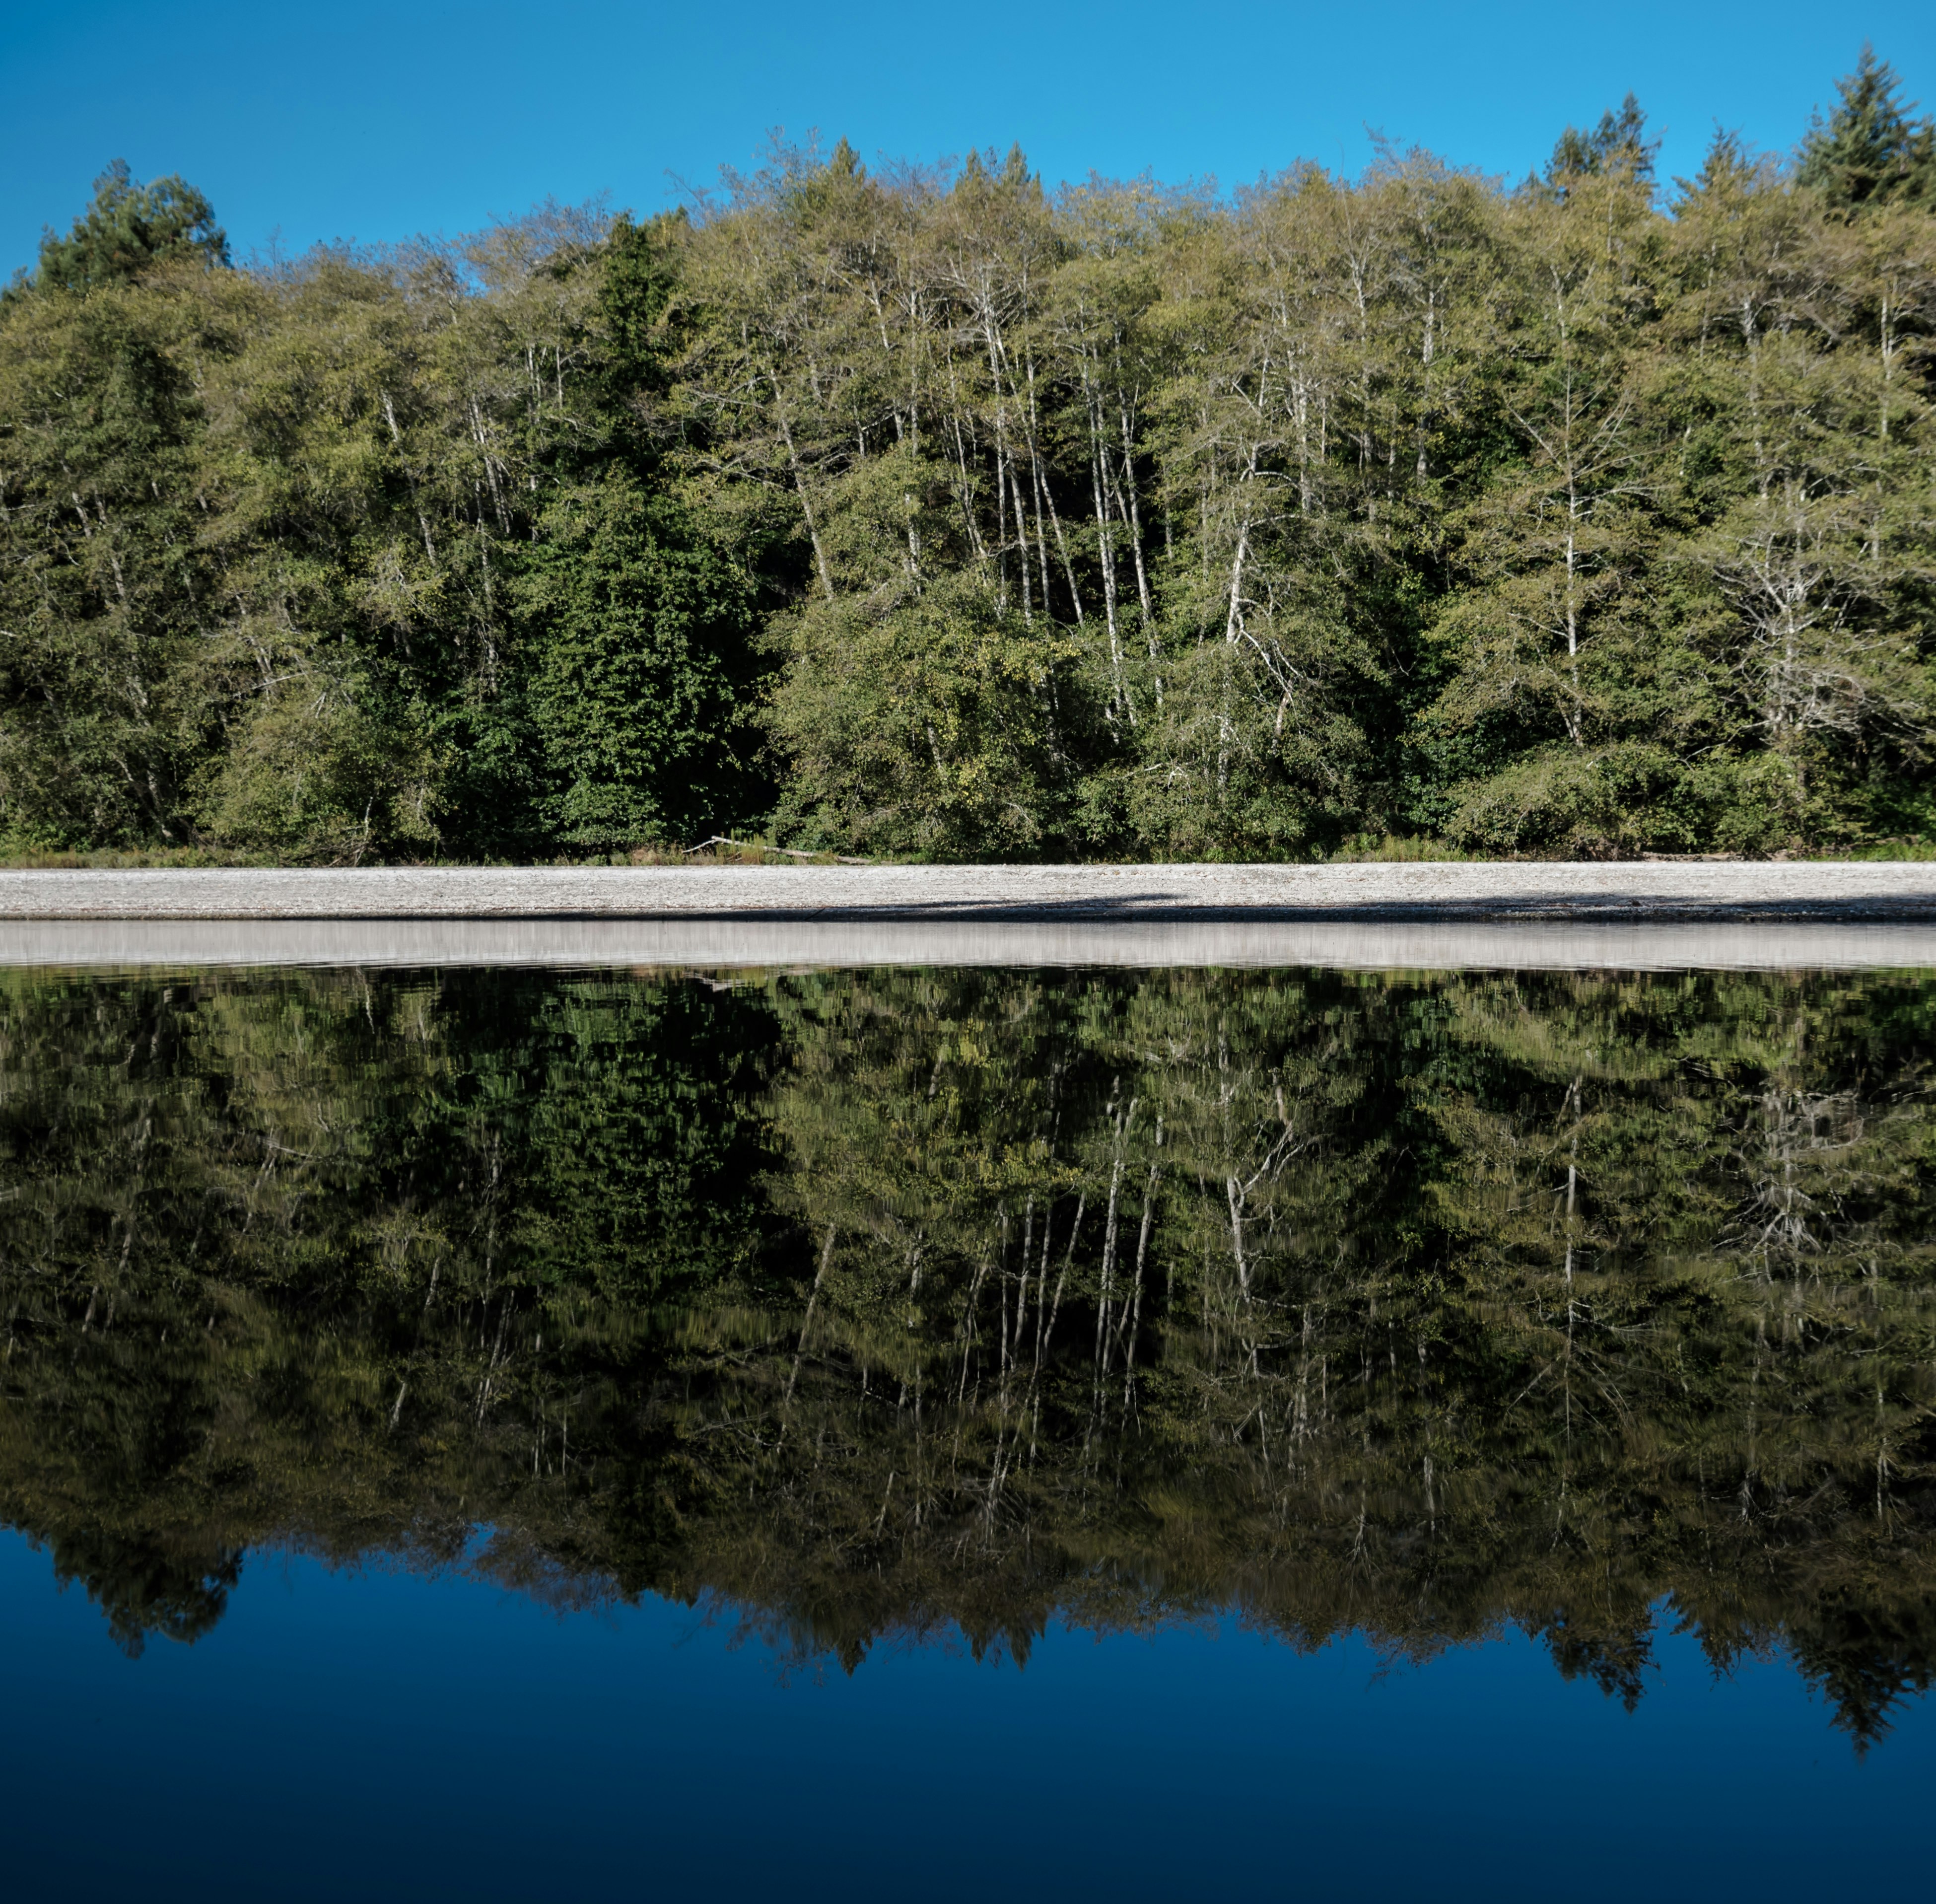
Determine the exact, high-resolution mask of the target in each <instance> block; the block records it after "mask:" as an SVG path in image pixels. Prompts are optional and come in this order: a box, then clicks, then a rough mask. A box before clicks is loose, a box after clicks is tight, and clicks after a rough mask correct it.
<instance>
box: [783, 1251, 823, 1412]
mask: <svg viewBox="0 0 1936 1904" xmlns="http://www.w3.org/2000/svg"><path fill="white" fill-rule="evenodd" d="M833 1237H834V1227H833V1224H827V1243H826V1246H825V1247H824V1248H823V1249H821V1252H820V1267H819V1268H818V1270H816V1271H815V1273H814V1278H813V1287H812V1289H811V1290H809V1291H808V1292H807V1298H806V1314H805V1315H803V1316H802V1317H801V1318H800V1342H799V1343H798V1346H797V1347H796V1348H795V1349H794V1352H793V1372H792V1373H791V1374H790V1375H789V1376H788V1377H787V1385H786V1398H787V1400H788V1401H791V1400H793V1391H794V1383H795V1382H798V1381H799V1379H800V1358H801V1356H803V1355H805V1354H806V1332H807V1330H809V1329H810V1328H812V1327H813V1306H814V1304H815V1303H817V1302H818V1301H819V1300H820V1285H821V1283H823V1282H825V1281H826V1279H827V1264H829V1263H830V1262H831V1261H833Z"/></svg>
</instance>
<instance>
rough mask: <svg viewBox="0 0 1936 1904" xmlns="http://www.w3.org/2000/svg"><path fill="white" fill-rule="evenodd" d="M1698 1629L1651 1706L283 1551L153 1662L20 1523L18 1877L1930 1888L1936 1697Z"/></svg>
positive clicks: (117, 1883)
mask: <svg viewBox="0 0 1936 1904" xmlns="http://www.w3.org/2000/svg"><path fill="white" fill-rule="evenodd" d="M1667 1624H1668V1622H1667V1621H1666V1620H1665V1619H1663V1621H1662V1630H1661V1632H1660V1633H1659V1636H1658V1638H1657V1640H1656V1657H1657V1658H1658V1660H1659V1671H1658V1672H1656V1673H1654V1674H1653V1675H1650V1685H1649V1688H1648V1692H1647V1697H1645V1698H1644V1700H1642V1701H1641V1704H1640V1706H1639V1707H1638V1709H1637V1710H1636V1711H1635V1712H1632V1713H1631V1714H1629V1713H1628V1712H1625V1711H1623V1709H1622V1708H1621V1706H1620V1703H1619V1701H1618V1700H1609V1699H1608V1698H1605V1697H1603V1696H1602V1694H1600V1693H1599V1691H1597V1690H1596V1689H1595V1688H1593V1687H1592V1686H1591V1685H1589V1684H1587V1683H1586V1682H1584V1681H1581V1682H1574V1683H1572V1684H1570V1685H1569V1684H1568V1683H1567V1682H1565V1681H1564V1680H1562V1678H1560V1677H1559V1675H1558V1674H1557V1673H1556V1672H1554V1671H1553V1662H1552V1660H1551V1658H1550V1655H1549V1654H1548V1653H1547V1651H1546V1649H1545V1648H1544V1647H1543V1646H1541V1645H1537V1644H1535V1643H1533V1642H1529V1641H1527V1640H1526V1639H1523V1638H1520V1637H1519V1636H1517V1635H1514V1636H1511V1637H1510V1638H1507V1639H1501V1640H1499V1641H1496V1642H1492V1643H1490V1644H1487V1645H1481V1646H1478V1647H1474V1648H1466V1649H1460V1650H1454V1651H1450V1652H1448V1653H1446V1654H1443V1655H1441V1657H1438V1658H1436V1659H1435V1660H1432V1661H1431V1662H1430V1663H1428V1664H1426V1665H1425V1666H1423V1667H1411V1666H1396V1667H1394V1668H1393V1669H1390V1671H1385V1672H1381V1669H1380V1664H1379V1661H1378V1657H1377V1656H1376V1655H1375V1654H1374V1653H1373V1652H1372V1651H1371V1650H1370V1649H1369V1648H1367V1647H1366V1645H1364V1644H1363V1643H1362V1642H1360V1641H1357V1640H1356V1639H1352V1640H1348V1641H1344V1642H1337V1643H1334V1644H1333V1645H1329V1646H1327V1647H1326V1648H1323V1650H1321V1651H1319V1652H1317V1653H1315V1654H1308V1655H1304V1656H1300V1655H1299V1654H1296V1653H1295V1652H1293V1651H1291V1650H1290V1648H1287V1647H1285V1646H1283V1645H1277V1644H1273V1643H1271V1642H1266V1641H1264V1640H1262V1639H1258V1638H1257V1637H1256V1636H1253V1635H1251V1634H1248V1633H1244V1632H1242V1631H1241V1630H1238V1629H1237V1628H1236V1627H1235V1626H1234V1625H1224V1626H1223V1627H1182V1628H1172V1629H1170V1630H1166V1631H1164V1632H1163V1633H1160V1634H1158V1635H1157V1636H1156V1637H1155V1638H1154V1639H1141V1638H1132V1637H1121V1636H1118V1637H1113V1638H1110V1639H1104V1640H1102V1641H1100V1642H1098V1641H1097V1640H1095V1639H1092V1638H1091V1636H1088V1635H1087V1634H1085V1633H1072V1632H1069V1631H1066V1630H1062V1629H1060V1628H1056V1627H1051V1630H1050V1631H1049V1633H1048V1635H1047V1636H1045V1637H1044V1638H1043V1639H1042V1641H1041V1642H1039V1644H1038V1645H1037V1646H1036V1650H1035V1652H1034V1654H1033V1657H1032V1658H1031V1659H1030V1662H1029V1663H1028V1666H1027V1668H1026V1669H1024V1670H1023V1671H1021V1672H1017V1671H1016V1669H1015V1668H1014V1666H1012V1665H1011V1664H1009V1663H1001V1664H999V1665H996V1664H991V1663H982V1664H979V1665H978V1664H977V1663H975V1662H974V1661H973V1660H971V1659H970V1657H968V1656H967V1655H966V1652H965V1651H963V1650H961V1649H960V1648H949V1647H946V1646H942V1645H930V1646H927V1647H924V1648H912V1649H894V1648H883V1649H882V1650H879V1651H877V1652H876V1654H874V1655H873V1656H872V1657H870V1658H869V1659H868V1660H867V1662H866V1663H864V1665H863V1666H862V1667H861V1669H860V1670H859V1672H857V1673H856V1674H855V1675H854V1676H853V1677H852V1678H847V1677H845V1676H844V1675H842V1674H841V1673H840V1672H839V1670H838V1669H837V1668H833V1667H829V1668H828V1669H826V1670H825V1671H824V1672H821V1673H818V1674H815V1673H812V1672H806V1673H800V1674H794V1675H785V1674H783V1673H782V1672H779V1670H778V1669H776V1664H775V1661H774V1658H773V1654H771V1653H770V1651H768V1650H767V1648H765V1647H764V1645H761V1643H759V1642H757V1641H755V1642H751V1643H748V1644H746V1645H738V1646H736V1645H734V1643H733V1639H734V1633H733V1627H732V1623H731V1621H730V1619H728V1620H721V1621H718V1622H717V1623H715V1624H710V1625H709V1624H706V1622H705V1621H703V1619H701V1618H700V1617H699V1616H697V1615H694V1614H693V1613H691V1612H688V1610H687V1609H685V1608H683V1607H681V1606H674V1605H670V1604H668V1603H665V1602H664V1601H661V1600H655V1599H651V1598H648V1599H647V1600H645V1601H644V1602H643V1604H641V1605H640V1606H637V1607H621V1608H620V1609H618V1610H617V1611H616V1612H615V1613H613V1614H611V1615H570V1616H566V1617H564V1618H560V1617H558V1615H555V1614H553V1613H552V1612H549V1611H547V1610H545V1609H542V1608H540V1607H539V1606H535V1605H534V1604H533V1603H531V1601H529V1600H525V1599H522V1598H520V1597H516V1596H514V1595H511V1594H506V1593H504V1592H502V1591H499V1590H498V1588H495V1587H493V1586H491V1585H486V1584H482V1583H479V1582H477V1581H476V1580H474V1579H467V1578H464V1577H462V1576H454V1575H446V1576H442V1577H440V1578H436V1579H424V1578H422V1577H418V1576H411V1575H409V1574H405V1573H395V1572H391V1571H387V1570H369V1571H365V1572H361V1573H330V1572H329V1571H328V1570H325V1568H323V1567H322V1566H319V1565H318V1564H316V1563H314V1562H313V1561H310V1560H301V1559H296V1560H284V1559H283V1558H281V1557H278V1556H275V1555H270V1554H255V1555H252V1556H251V1557H250V1559H249V1560H247V1562H246V1563H245V1564H244V1570H243V1575H242V1579H241V1582H240V1586H239V1588H237V1591H235V1593H234V1594H233V1595H232V1597H231V1600H230V1604H229V1609H228V1614H227V1616H226V1618H224V1619H223V1620H222V1622H221V1624H220V1625H219V1627H216V1630H214V1631H213V1632H212V1633H210V1634H209V1635H208V1636H207V1637H205V1638H204V1639H202V1640H201V1642H199V1643H198V1644H197V1645H195V1646H194V1647H193V1648H183V1647H180V1646H175V1645H169V1644H168V1643H166V1642H157V1643H155V1644H153V1645H150V1647H149V1648H147V1651H146V1653H145V1654H144V1656H143V1657H141V1659H139V1660H132V1661H131V1660H128V1659H127V1658H126V1657H123V1654H121V1653H119V1651H116V1649H115V1648H114V1647H113V1645H111V1644H110V1642H109V1639H108V1637H107V1634H106V1633H105V1632H104V1630H103V1628H102V1624H101V1618H100V1615H99V1613H98V1612H97V1611H96V1610H95V1609H93V1608H92V1607H91V1606H89V1604H88V1603H87V1600H86V1597H85V1595H84V1594H83V1593H82V1592H81V1591H80V1590H78V1589H77V1588H70V1589H69V1590H68V1591H67V1592H66V1593H65V1594H56V1592H55V1591H53V1586H52V1583H51V1581H50V1572H49V1566H48V1560H47V1556H46V1555H45V1554H44V1553H36V1552H35V1551H33V1550H32V1548H29V1546H28V1545H27V1544H26V1542H24V1541H23V1540H22V1539H20V1538H19V1537H18V1536H12V1535H9V1536H4V1537H0V1631H3V1632H4V1633H5V1647H4V1653H0V1659H4V1664H3V1665H0V1710H4V1711H5V1712H6V1714H7V1715H8V1724H7V1725H6V1726H5V1728H4V1730H0V1740H4V1743H0V1789H4V1790H5V1792H6V1794H7V1799H6V1803H5V1813H6V1816H7V1818H8V1849H7V1861H8V1870H9V1872H10V1878H9V1888H10V1890H12V1893H13V1894H14V1896H55V1895H68V1896H77V1895H86V1894H100V1895H107V1894H110V1893H119V1892H121V1891H123V1890H124V1889H125V1890H128V1891H129V1892H135V1893H138V1894H140V1895H142V1896H157V1897H160V1896H186V1895H190V1894H194V1895H198V1896H201V1895H206V1894H207V1893H209V1892H210V1891H211V1890H225V1891H228V1892H231V1893H240V1894H242V1895H249V1894H255V1895H274V1896H284V1897H304V1896H331V1897H334V1896H344V1895H401V1894H403V1893H415V1894H418V1895H435V1896H464V1897H467V1898H485V1897H513V1896H515V1897H534V1896H571V1895H581V1894H590V1895H597V1896H616V1897H656V1896H665V1897H675V1896H679V1897H688V1896H694V1895H711V1896H740V1895H745V1896H767V1897H780V1896H883V1895H888V1894H895V1895H901V1896H910V1897H914V1896H921V1897H957V1896H959V1897H976V1898H982V1897H986V1898H991V1899H993V1898H998V1897H1004V1896H1051V1895H1054V1896H1124V1897H1129V1896H1155V1895H1167V1896H1191V1895H1199V1896H1200V1895H1206V1894H1209V1893H1212V1892H1213V1891H1215V1890H1220V1889H1222V1888H1224V1887H1230V1888H1231V1889H1233V1890H1234V1889H1236V1888H1239V1887H1242V1889H1243V1890H1245V1892H1246V1893H1248V1894H1251V1895H1257V1896H1269V1897H1278V1896H1285V1897H1299V1896H1310V1897H1313V1898H1334V1897H1340V1896H1405V1897H1421V1898H1423V1897H1435V1898H1445V1897H1468V1896H1469V1897H1474V1898H1481V1897H1499V1896H1528V1897H1531V1896H1541V1897H1559V1896H1565V1897H1574V1898H1600V1897H1605V1898H1610V1899H1611V1898H1618V1899H1629V1898H1633V1897H1645V1898H1648V1899H1669V1898H1681V1897H1686V1898H1714V1897H1722V1896H1748V1895H1753V1896H1759V1897H1765V1898H1788V1897H1795V1898H1800V1897H1810V1898H1824V1897H1830V1896H1837V1895H1841V1896H1847V1895H1849V1894H1850V1893H1851V1891H1852V1890H1853V1889H1854V1888H1855V1887H1856V1886H1858V1885H1859V1886H1860V1887H1862V1889H1864V1890H1868V1889H1869V1888H1871V1887H1874V1888H1876V1889H1877V1891H1878V1892H1880V1893H1889V1891H1891V1890H1894V1894H1896V1895H1902V1896H1907V1895H1911V1894H1913V1889H1911V1890H1895V1889H1894V1887H1901V1886H1904V1885H1910V1886H1912V1887H1913V1886H1914V1885H1916V1884H1920V1883H1921V1882H1922V1881H1923V1880H1924V1879H1925V1878H1926V1872H1927V1866H1926V1863H1925V1851H1926V1843H1925V1840H1926V1833H1927V1813H1926V1810H1925V1809H1924V1808H1925V1806H1926V1805H1927V1803H1928V1795H1929V1793H1930V1791H1931V1781H1932V1775H1936V1711H1932V1710H1931V1709H1930V1707H1929V1706H1928V1703H1927V1702H1926V1701H1922V1700H1911V1701H1910V1702H1908V1703H1906V1704H1905V1705H1904V1706H1902V1707H1901V1708H1899V1709H1898V1712H1897V1714H1896V1719H1897V1724H1896V1728H1895V1731H1894V1732H1893V1733H1892V1735H1891V1736H1889V1737H1888V1738H1887V1739H1884V1740H1883V1741H1882V1742H1880V1744H1879V1745H1877V1747H1876V1748H1874V1750H1872V1751H1871V1752H1870V1754H1868V1757H1867V1758H1866V1759H1865V1760H1857V1759H1856V1757H1855V1756H1854V1755H1853V1754H1852V1752H1851V1751H1850V1747H1849V1744H1848V1742H1847V1739H1845V1738H1844V1737H1843V1736H1841V1735H1840V1734H1838V1733H1834V1732H1832V1730H1830V1728H1829V1722H1828V1715H1827V1713H1826V1710H1825V1709H1823V1706H1821V1705H1820V1703H1817V1702H1811V1700H1810V1697H1809V1695H1808V1693H1807V1690H1806V1688H1805V1687H1804V1685H1802V1683H1801V1682H1800V1680H1798V1678H1797V1677H1796V1676H1795V1674H1794V1673H1793V1672H1792V1671H1791V1670H1789V1669H1788V1668H1787V1667H1786V1666H1785V1665H1783V1664H1782V1663H1779V1662H1773V1663H1756V1662H1755V1661H1753V1660H1746V1661H1744V1662H1743V1663H1742V1664H1741V1666H1739V1668H1738V1669H1737V1671H1736V1672H1735V1675H1734V1676H1733V1677H1732V1678H1731V1679H1726V1680H1722V1681H1720V1682H1717V1681H1715V1680H1714V1678H1713V1677H1712V1675H1711V1674H1710V1672H1709V1671H1708V1668H1707V1666H1706V1664H1705V1662H1704V1661H1703V1660H1702V1657H1701V1655H1700V1654H1699V1650H1698V1648H1696V1645H1695V1644H1694V1642H1693V1641H1692V1639H1689V1638H1686V1637H1676V1636H1674V1635H1673V1634H1672V1633H1671V1632H1670V1631H1668V1630H1666V1627H1667ZM15 1886H18V1887H20V1888H18V1889H14V1887H15Z"/></svg>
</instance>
